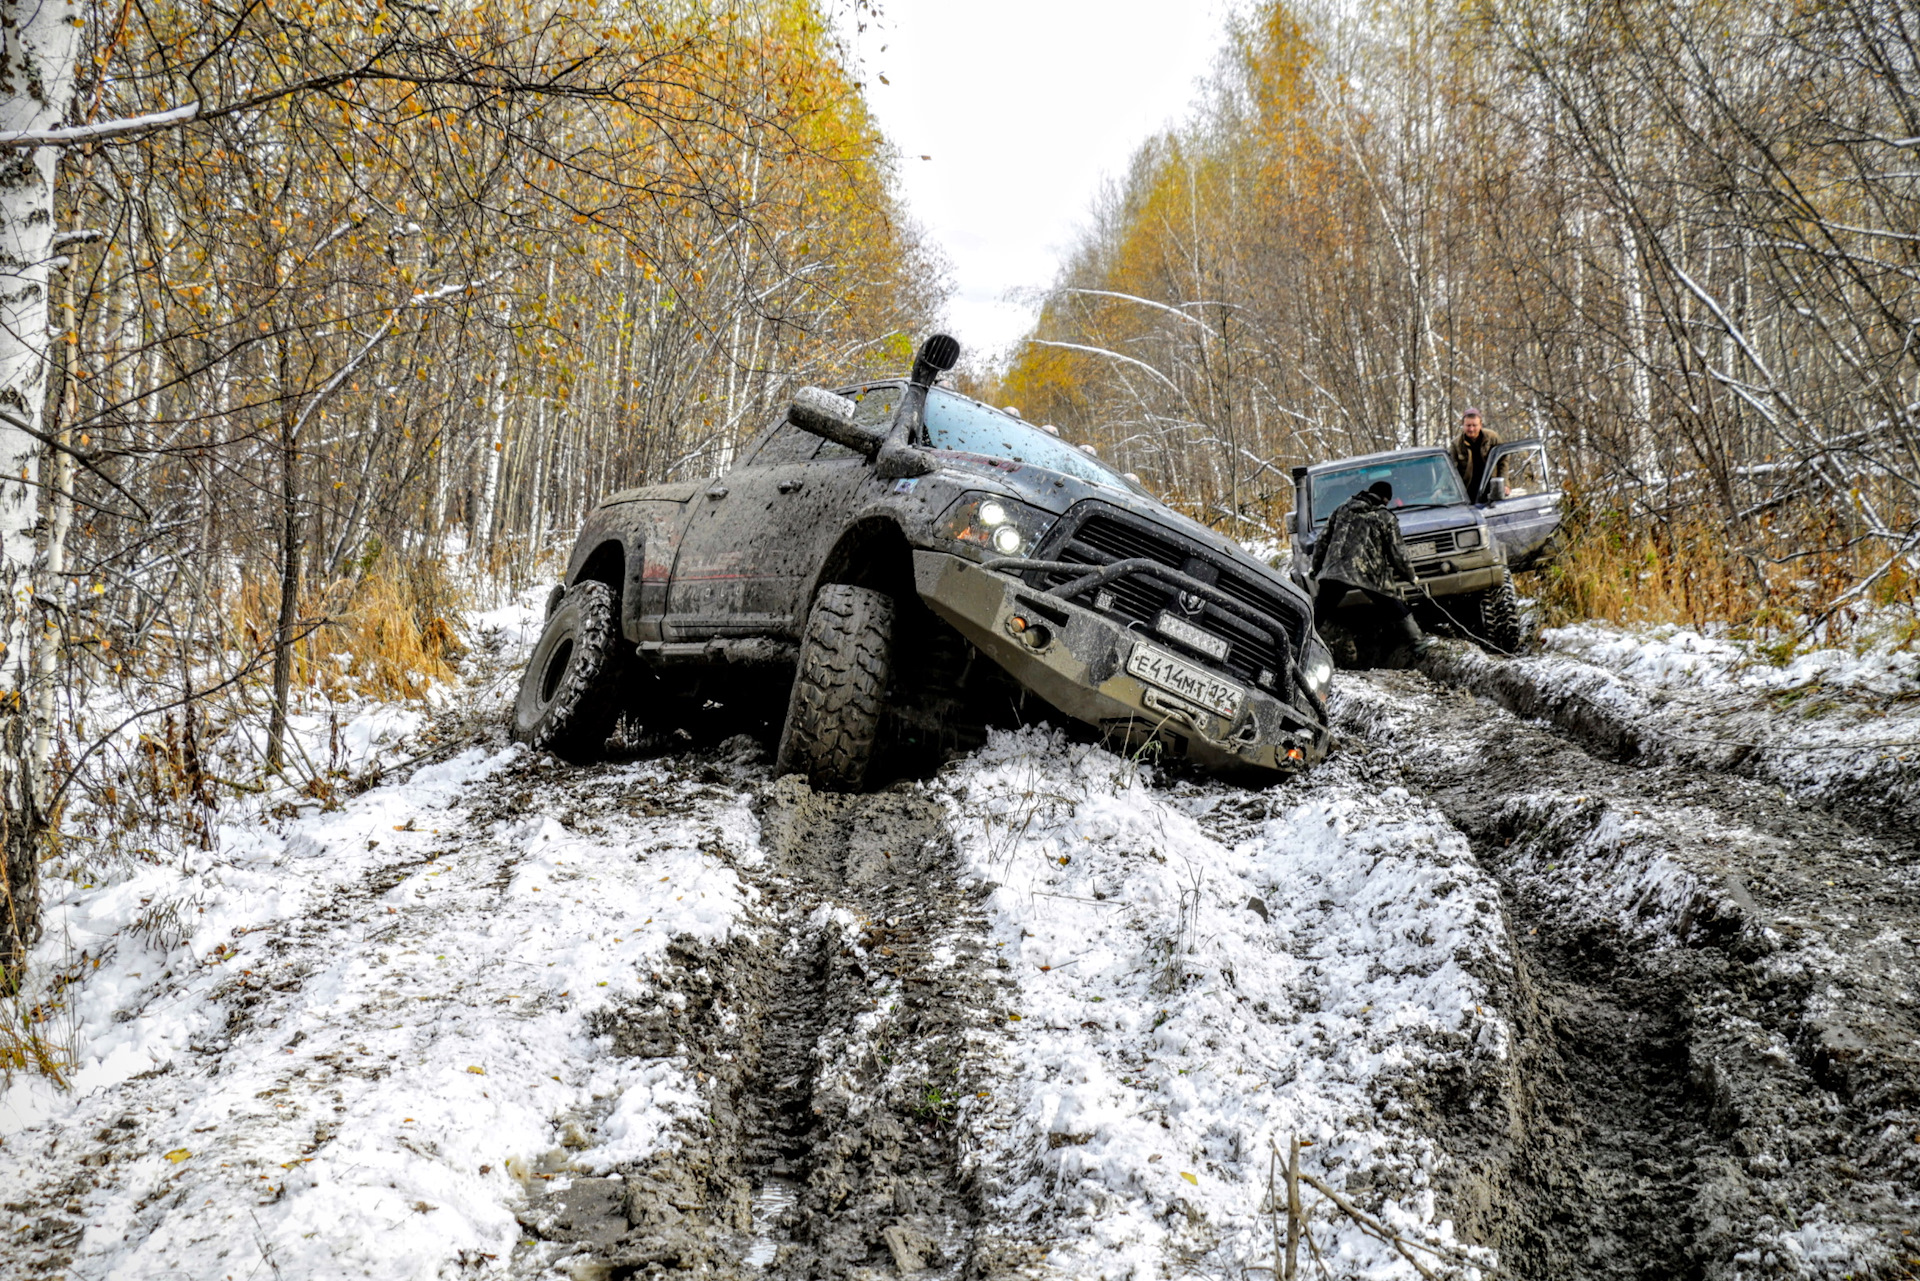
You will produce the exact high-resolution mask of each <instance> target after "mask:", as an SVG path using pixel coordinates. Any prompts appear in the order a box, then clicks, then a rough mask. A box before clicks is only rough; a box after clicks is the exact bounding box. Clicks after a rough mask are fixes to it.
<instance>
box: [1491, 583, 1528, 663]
mask: <svg viewBox="0 0 1920 1281" xmlns="http://www.w3.org/2000/svg"><path fill="white" fill-rule="evenodd" d="M1480 639H1482V640H1484V641H1486V642H1487V643H1488V644H1489V645H1491V646H1493V648H1495V649H1497V650H1499V651H1500V652H1501V653H1503V654H1517V653H1519V652H1520V642H1521V641H1523V640H1525V639H1526V636H1525V634H1524V633H1523V632H1522V630H1521V627H1520V599H1519V597H1517V596H1515V595H1514V591H1513V575H1511V574H1508V575H1507V576H1506V577H1504V578H1502V579H1501V580H1500V582H1499V583H1498V584H1496V585H1495V586H1493V587H1489V588H1488V589H1487V590H1486V591H1484V592H1482V593H1480Z"/></svg>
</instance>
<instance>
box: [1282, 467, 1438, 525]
mask: <svg viewBox="0 0 1920 1281" xmlns="http://www.w3.org/2000/svg"><path fill="white" fill-rule="evenodd" d="M1377 480H1384V481H1386V482H1387V483H1388V484H1389V485H1392V486H1393V501H1392V502H1391V503H1389V504H1388V506H1390V507H1452V506H1454V505H1455V504H1456V503H1465V502H1466V501H1467V490H1466V486H1464V485H1462V484H1461V483H1460V473H1459V472H1457V471H1455V470H1454V469H1453V464H1452V463H1451V462H1449V461H1448V460H1447V457H1446V455H1445V454H1423V455H1420V456H1418V457H1414V458H1395V459H1392V460H1390V461H1387V462H1379V463H1368V464H1367V465H1365V466H1363V467H1343V468H1341V469H1340V470H1339V471H1326V472H1321V473H1320V474H1318V475H1316V476H1315V477H1314V478H1313V480H1312V483H1311V488H1312V492H1311V493H1310V494H1309V495H1308V501H1309V502H1310V503H1311V504H1312V508H1311V510H1312V512H1313V523H1314V525H1315V526H1316V527H1318V526H1321V525H1324V524H1326V523H1327V518H1328V517H1329V516H1332V515H1333V509H1334V508H1336V507H1338V506H1339V505H1340V504H1341V503H1344V502H1346V501H1347V500H1348V499H1349V498H1352V497H1353V496H1354V495H1355V494H1357V493H1359V492H1360V491H1361V490H1363V489H1365V488H1367V487H1368V486H1369V485H1371V484H1373V483H1374V482H1375V481H1377Z"/></svg>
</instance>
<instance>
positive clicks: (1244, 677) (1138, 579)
mask: <svg viewBox="0 0 1920 1281" xmlns="http://www.w3.org/2000/svg"><path fill="white" fill-rule="evenodd" d="M1033 558H1034V559H1035V560H1053V561H1066V562H1069V563H1071V564H1076V565H1087V566H1091V567H1098V566H1101V565H1110V564H1112V563H1113V562H1114V561H1118V560H1133V559H1139V558H1144V559H1147V560H1153V561H1158V562H1159V563H1160V564H1162V565H1165V566H1167V567H1168V568H1169V569H1177V570H1180V571H1181V572H1182V573H1185V574H1187V575H1189V576H1191V577H1193V578H1197V579H1199V580H1200V581H1201V582H1203V583H1211V584H1212V585H1213V586H1215V587H1217V588H1218V589H1219V590H1220V591H1222V592H1224V593H1225V594H1226V595H1228V596H1230V597H1232V598H1233V599H1234V600H1236V601H1239V602H1241V603H1242V604H1244V605H1246V606H1248V607H1249V608H1251V609H1255V610H1258V611H1260V612H1261V613H1263V614H1267V615H1269V616H1270V617H1272V618H1274V619H1276V620H1278V621H1279V622H1280V623H1281V624H1282V625H1283V626H1284V627H1285V628H1286V629H1287V632H1288V640H1289V641H1290V642H1291V643H1292V646H1293V648H1294V649H1295V650H1296V651H1297V650H1298V648H1299V646H1300V644H1301V642H1302V641H1303V640H1304V632H1305V627H1306V618H1305V615H1304V613H1303V612H1302V611H1301V609H1300V607H1299V606H1298V605H1296V604H1295V603H1294V602H1293V600H1292V599H1291V598H1290V597H1289V596H1287V595H1286V594H1285V593H1284V592H1282V591H1281V590H1279V589H1278V588H1275V587H1273V586H1272V585H1270V584H1267V583H1263V582H1260V581H1259V580H1257V579H1255V578H1254V577H1252V576H1251V575H1248V574H1246V573H1245V572H1244V571H1243V570H1242V569H1241V567H1240V566H1239V565H1237V564H1236V563H1235V562H1234V560H1233V558H1232V557H1230V556H1226V555H1223V554H1222V553H1220V552H1217V551H1215V550H1213V549H1212V548H1209V547H1205V546H1203V545H1201V544H1199V543H1196V542H1193V541H1192V540H1190V539H1187V538H1184V537H1182V536H1181V535H1180V534H1178V533H1176V532H1174V531H1173V530H1171V529H1168V528H1166V527H1165V526H1162V525H1156V524H1154V523H1153V522H1151V521H1148V520H1144V519H1142V518H1140V517H1138V516H1134V515H1132V514H1131V513H1128V512H1123V511H1120V510H1118V509H1116V508H1112V507H1108V506H1106V505H1105V504H1104V503H1098V502H1086V503H1081V504H1080V505H1079V506H1077V507H1075V508H1074V509H1073V510H1072V511H1070V512H1068V513H1067V514H1066V516H1065V517H1063V518H1062V519H1061V521H1060V523H1059V524H1057V525H1055V526H1054V528H1053V530H1052V531H1051V532H1050V533H1049V534H1048V536H1047V538H1046V539H1045V540H1044V541H1043V543H1042V544H1041V546H1040V547H1039V548H1037V549H1036V550H1035V551H1034V553H1033ZM1074 577H1075V575H1074V574H1073V573H1072V572H1071V571H1066V570H1055V571H1051V572H1047V573H1041V572H1037V571H1036V572H1035V573H1032V574H1030V575H1028V581H1029V582H1031V583H1032V584H1033V585H1034V586H1035V587H1039V588H1042V589H1048V588H1053V587H1057V586H1059V585H1060V584H1062V583H1065V582H1070V581H1071V580H1072V579H1073V578H1074ZM1179 595H1180V593H1179V592H1178V591H1177V590H1175V589H1174V588H1173V587H1171V586H1170V585H1168V584H1166V583H1163V582H1161V581H1159V580H1158V579H1153V578H1146V577H1142V576H1139V575H1130V576H1127V577H1123V578H1118V579H1115V580H1114V581H1113V582H1111V583H1108V584H1107V585H1106V586H1105V587H1102V588H1099V589H1096V591H1094V592H1090V593H1087V594H1085V595H1083V596H1082V597H1081V598H1079V599H1078V600H1077V602H1076V603H1078V604H1080V605H1083V606H1088V607H1090V608H1093V609H1096V610H1098V611H1099V612H1100V613H1103V614H1105V615H1107V616H1108V617H1109V618H1113V619H1117V620H1119V621H1121V622H1123V623H1126V624H1127V625H1128V626H1129V627H1130V628H1131V629H1132V630H1135V631H1138V632H1141V633H1142V634H1144V635H1148V636H1151V637H1153V638H1154V641H1155V643H1156V644H1161V645H1167V646H1170V647H1171V648H1174V649H1176V650H1179V651H1182V652H1184V653H1187V654H1189V655H1192V656H1193V657H1195V658H1197V659H1199V660H1200V661H1201V662H1202V663H1204V664H1205V665H1206V666H1209V667H1213V668H1216V669H1219V670H1224V671H1225V672H1227V673H1229V674H1230V675H1232V676H1233V677H1235V678H1236V679H1238V680H1241V681H1244V682H1246V683H1247V684H1249V685H1255V684H1258V683H1259V680H1260V675H1261V673H1262V672H1263V671H1264V672H1265V673H1267V675H1268V678H1269V683H1270V686H1271V687H1273V688H1278V682H1279V681H1281V680H1282V679H1283V678H1284V673H1285V672H1286V670H1287V660H1286V656H1285V654H1284V653H1283V652H1282V651H1281V649H1280V648H1279V647H1278V646H1277V645H1276V644H1275V642H1274V638H1273V637H1272V635H1271V634H1269V633H1268V632H1267V631H1266V630H1265V629H1263V628H1260V627H1257V626H1255V625H1254V624H1252V623H1250V622H1248V621H1247V620H1245V619H1242V618H1239V617H1237V616H1235V615H1234V614H1232V613H1229V612H1228V611H1227V610H1225V609H1222V608H1220V607H1219V606H1218V605H1214V604H1212V603H1203V604H1202V606H1201V609H1200V612H1199V613H1197V614H1192V613H1188V612H1187V611H1186V610H1184V609H1182V608H1181V607H1180V602H1179ZM1089 597H1090V598H1091V599H1089ZM1163 610H1166V611H1170V612H1171V613H1172V614H1173V615H1174V616H1175V617H1177V618H1181V619H1184V620H1186V621H1187V622H1190V623H1192V624H1194V625H1195V626H1196V627H1199V628H1200V629H1201V630H1202V631H1205V632H1208V633H1209V634H1211V635H1214V636H1217V637H1219V638H1221V639H1222V640H1225V641H1226V642H1227V643H1228V649H1227V657H1226V659H1225V661H1224V662H1223V661H1220V660H1217V659H1214V658H1212V657H1211V656H1209V655H1206V654H1201V653H1199V652H1198V651H1195V650H1193V649H1191V648H1189V647H1188V646H1184V645H1181V644H1180V643H1179V642H1178V641H1175V640H1173V639H1172V638H1171V637H1168V636H1164V635H1162V634H1160V632H1159V631H1158V630H1157V629H1156V628H1155V626H1154V624H1155V622H1156V620H1157V619H1158V618H1159V616H1160V613H1161V611H1163Z"/></svg>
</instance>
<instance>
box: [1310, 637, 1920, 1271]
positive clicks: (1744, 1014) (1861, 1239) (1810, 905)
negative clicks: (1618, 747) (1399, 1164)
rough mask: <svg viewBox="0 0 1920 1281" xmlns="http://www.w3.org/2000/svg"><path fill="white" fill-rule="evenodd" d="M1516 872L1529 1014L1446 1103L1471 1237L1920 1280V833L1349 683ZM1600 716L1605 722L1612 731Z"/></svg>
mask: <svg viewBox="0 0 1920 1281" xmlns="http://www.w3.org/2000/svg"><path fill="white" fill-rule="evenodd" d="M1349 689H1350V691H1351V693H1350V694H1349V696H1348V697H1346V698H1345V699H1344V700H1342V703H1341V707H1340V711H1339V716H1340V720H1341V722H1342V729H1343V731H1344V732H1345V733H1346V734H1347V735H1348V736H1349V744H1350V746H1351V747H1354V748H1359V749H1362V750H1366V751H1368V752H1369V754H1370V755H1372V756H1373V757H1374V758H1375V759H1378V760H1382V761H1384V762H1388V763H1390V764H1391V766H1392V767H1393V768H1396V769H1397V770H1398V772H1399V776H1400V778H1401V780H1402V781H1403V782H1404V783H1406V784H1407V785H1408V786H1410V787H1412V788H1414V789H1415V790H1418V791H1421V792H1423V793H1425V794H1426V795H1428V796H1429V797H1431V798H1432V799H1433V800H1434V801H1435V802H1436V803H1437V804H1438V805H1439V806H1440V807H1441V808H1442V809H1443V810H1444V811H1445V812H1446V814H1447V815H1448V817H1449V818H1450V819H1451V820H1452V821H1453V822H1454V823H1455V825H1456V826H1458V827H1459V828H1460V829H1461V830H1462V831H1464V832H1465V833H1466V834H1467V835H1468V837H1469V839H1470V840H1471V842H1472V843H1473V845H1474V847H1475V849H1476V851H1477V853H1478V854H1479V856H1480V857H1481V859H1482V860H1483V863H1484V865H1485V866H1487V867H1488V869H1489V870H1491V871H1493V872H1494V873H1495V874H1496V875H1497V876H1498V877H1499V878H1500V880H1501V883H1502V886H1503V890H1504V894H1505V902H1504V905H1503V906H1504V909H1505V912H1506V915H1507V921H1508V927H1509V933H1510V935H1511V937H1512V938H1513V940H1514V955H1513V968H1512V971H1511V973H1510V974H1507V975H1502V976H1490V977H1494V978H1496V979H1497V984H1496V987H1497V990H1498V993H1499V999H1501V1001H1502V1004H1503V1005H1504V1006H1505V1007H1506V1009H1507V1011H1508V1014H1509V1017H1510V1018H1511V1019H1512V1021H1513V1023H1514V1025H1515V1030H1516V1032H1517V1034H1518V1042H1519V1043H1518V1047H1517V1052H1516V1054H1515V1056H1514V1059H1513V1061H1512V1063H1511V1064H1510V1066H1509V1068H1508V1069H1507V1072H1506V1077H1505V1079H1504V1080H1502V1081H1497V1082H1491V1083H1481V1085H1482V1087H1483V1088H1484V1087H1488V1086H1490V1087H1491V1088H1490V1089H1485V1093H1484V1097H1485V1099H1486V1101H1488V1102H1489V1103H1490V1104H1491V1106H1474V1107H1462V1108H1450V1109H1441V1110H1439V1111H1437V1112H1436V1113H1435V1115H1434V1123H1435V1125H1436V1126H1437V1127H1438V1129H1439V1130H1440V1132H1441V1133H1442V1134H1443V1136H1444V1137H1445V1139H1446V1141H1447V1146H1448V1147H1449V1149H1450V1150H1451V1151H1452V1152H1453V1153H1454V1154H1455V1156H1456V1157H1457V1158H1458V1164H1457V1166H1456V1169H1455V1172H1454V1175H1453V1178H1452V1186H1451V1188H1450V1189H1449V1191H1450V1194H1451V1199H1452V1200H1453V1201H1454V1203H1455V1205H1456V1207H1457V1210H1458V1216H1459V1219H1460V1222H1461V1223H1462V1224H1463V1226H1466V1227H1467V1228H1468V1235H1470V1236H1472V1237H1477V1238H1478V1239H1480V1240H1482V1241H1484V1242H1485V1243H1487V1244H1490V1245H1494V1246H1497V1247H1498V1248H1499V1249H1500V1250H1501V1254H1502V1257H1503V1262H1504V1265H1505V1269H1504V1270H1506V1271H1507V1272H1509V1273H1510V1274H1511V1275H1514V1276H1519V1277H1529V1278H1531V1277H1541V1278H1545V1277H1562V1276H1581V1277H1596V1278H1629V1277H1633V1278H1639V1277H1700V1278H1732V1277H1761V1276H1823V1275H1834V1276H1838V1275H1842V1274H1843V1272H1844V1274H1846V1275H1853V1276H1861V1275H1867V1273H1862V1272H1861V1271H1859V1270H1858V1269H1857V1268H1855V1267H1849V1266H1846V1261H1847V1260H1850V1259H1851V1260H1857V1259H1858V1258H1860V1257H1862V1255H1865V1256H1866V1257H1869V1258H1876V1259H1878V1261H1879V1262H1878V1264H1877V1265H1876V1266H1875V1267H1874V1269H1873V1270H1872V1273H1871V1274H1872V1275H1884V1276H1888V1277H1896V1276H1897V1277H1907V1276H1912V1275H1915V1274H1916V1271H1917V1270H1916V1269H1914V1268H1913V1264H1912V1261H1911V1256H1913V1255H1915V1254H1920V1250H1916V1249H1915V1245H1914V1242H1915V1240H1916V1238H1915V1237H1914V1236H1913V1235H1912V1232H1913V1230H1914V1228H1915V1227H1916V1225H1920V1111H1916V1109H1917V1108H1920V1057H1917V1056H1916V1045H1920V1018H1916V1014H1915V1003H1914V984H1915V976H1916V973H1917V972H1920V966H1917V965H1916V961H1917V959H1920V851H1916V849H1915V847H1914V844H1913V841H1912V837H1911V835H1910V834H1907V835H1902V834H1898V833H1895V834H1891V835H1876V834H1873V833H1871V832H1868V831H1863V830H1858V829H1857V828H1856V827H1855V826H1853V825H1852V824H1850V823H1849V822H1848V820H1847V817H1846V816H1845V815H1843V814H1836V813H1829V812H1826V811H1824V810H1820V809H1816V808H1813V807H1810V806H1806V805H1803V804H1800V803H1797V802H1795V801H1793V800H1791V799H1789V798H1788V797H1786V796H1785V795H1784V794H1783V793H1782V792H1781V791H1780V790H1779V789H1778V788H1777V787H1770V786H1768V785H1766V784H1763V783H1759V782H1755V781H1751V780H1745V779H1739V778H1733V777H1728V776H1725V775H1720V774H1716V773H1712V772H1709V771H1706V770H1702V769H1699V768H1697V767H1694V768H1688V767H1685V766H1679V765H1656V766H1653V767H1648V768H1632V767H1628V766H1625V765H1622V764H1618V763H1615V762H1614V761H1612V760H1610V759H1608V757H1609V756H1611V755H1613V753H1611V752H1610V751H1609V750H1608V746H1609V745H1608V742H1607V741H1606V740H1605V739H1604V737H1603V738H1601V739H1599V740H1596V741H1593V742H1586V741H1582V739H1581V737H1580V735H1579V727H1578V726H1577V725H1569V726H1563V727H1562V728H1561V729H1558V730H1555V729H1549V728H1546V727H1544V726H1541V725H1539V724H1529V723H1526V722H1522V721H1520V720H1517V719H1515V718H1514V717H1513V716H1511V715H1509V714H1507V713H1505V712H1503V711H1501V710H1499V709H1498V708H1496V707H1495V706H1493V705H1492V704H1491V703H1489V702H1488V701H1486V700H1485V699H1483V698H1478V697H1475V696H1474V695H1473V694H1471V693H1469V692H1467V691H1465V690H1461V689H1458V688H1447V687H1445V686H1442V685H1438V684H1435V683H1434V682H1432V681H1429V680H1428V679H1427V678H1426V677H1424V676H1422V675H1421V674H1419V673H1416V672H1394V673H1384V672H1383V673H1372V674H1369V675H1366V676H1364V677H1360V678H1358V679H1357V680H1356V681H1355V683H1354V684H1352V685H1350V686H1349ZM1603 728H1604V727H1603Z"/></svg>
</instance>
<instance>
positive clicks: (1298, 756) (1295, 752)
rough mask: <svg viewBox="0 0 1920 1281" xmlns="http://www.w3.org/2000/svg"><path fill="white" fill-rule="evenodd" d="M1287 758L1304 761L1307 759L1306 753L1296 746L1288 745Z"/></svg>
mask: <svg viewBox="0 0 1920 1281" xmlns="http://www.w3.org/2000/svg"><path fill="white" fill-rule="evenodd" d="M1287 759H1288V760H1290V761H1304V760H1306V759H1307V754H1306V753H1305V752H1303V751H1301V750H1300V749H1299V748H1297V747H1289V748H1288V749H1287Z"/></svg>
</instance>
